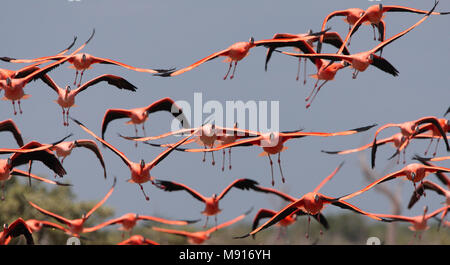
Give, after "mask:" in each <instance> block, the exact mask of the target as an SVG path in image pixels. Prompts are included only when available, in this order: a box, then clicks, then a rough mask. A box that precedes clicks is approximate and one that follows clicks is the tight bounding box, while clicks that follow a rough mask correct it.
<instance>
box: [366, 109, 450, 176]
mask: <svg viewBox="0 0 450 265" xmlns="http://www.w3.org/2000/svg"><path fill="white" fill-rule="evenodd" d="M428 124H431V125H432V126H434V127H435V128H436V129H437V130H438V131H439V133H440V135H441V136H442V137H443V138H444V142H445V144H446V146H447V151H450V146H449V144H448V139H447V135H446V134H445V132H444V130H443V129H442V127H441V125H440V123H439V120H438V119H437V118H436V117H433V116H427V117H423V118H420V119H417V120H413V121H407V122H403V123H388V124H385V125H383V126H381V127H380V128H378V130H377V131H376V132H375V136H374V138H373V142H372V154H371V156H372V157H371V160H372V168H373V167H375V157H376V152H377V147H378V145H377V136H378V134H379V133H380V132H381V131H382V130H384V129H386V128H390V127H398V128H400V132H401V134H402V135H403V136H404V137H405V139H404V141H403V143H402V144H401V146H400V147H399V148H397V151H396V153H395V154H394V155H393V156H392V157H394V156H395V155H397V154H400V151H402V150H403V157H404V160H403V164H405V163H406V158H405V156H406V155H405V154H406V147H407V146H408V145H409V142H410V140H411V139H412V138H414V137H415V136H416V135H417V134H419V133H420V132H421V131H420V129H421V127H419V126H421V125H424V126H425V125H428ZM392 157H391V158H392ZM399 161H400V159H399V160H398V161H397V163H398V162H399Z"/></svg>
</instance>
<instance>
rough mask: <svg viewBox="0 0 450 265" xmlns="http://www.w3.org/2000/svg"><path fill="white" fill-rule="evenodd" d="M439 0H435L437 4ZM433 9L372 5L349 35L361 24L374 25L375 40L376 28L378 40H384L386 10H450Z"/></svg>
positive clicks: (422, 11) (437, 13) (435, 13)
mask: <svg viewBox="0 0 450 265" xmlns="http://www.w3.org/2000/svg"><path fill="white" fill-rule="evenodd" d="M438 3H439V1H435V6H434V7H436V5H437V4H438ZM433 11H434V8H433V9H432V10H431V11H425V10H419V9H415V8H411V7H405V6H397V5H382V4H378V5H372V6H370V7H369V8H367V9H366V10H365V11H364V14H363V15H361V16H360V17H359V18H358V20H357V21H355V22H354V24H353V27H352V28H351V29H350V30H349V33H348V36H349V37H351V36H352V35H353V34H354V33H355V32H356V31H357V30H358V29H359V27H360V26H361V24H365V25H372V28H373V40H376V39H377V38H376V34H375V28H377V29H378V33H379V36H378V40H379V41H384V38H385V36H386V23H385V22H384V20H383V18H384V13H386V12H409V13H416V14H428V15H448V14H450V12H433Z"/></svg>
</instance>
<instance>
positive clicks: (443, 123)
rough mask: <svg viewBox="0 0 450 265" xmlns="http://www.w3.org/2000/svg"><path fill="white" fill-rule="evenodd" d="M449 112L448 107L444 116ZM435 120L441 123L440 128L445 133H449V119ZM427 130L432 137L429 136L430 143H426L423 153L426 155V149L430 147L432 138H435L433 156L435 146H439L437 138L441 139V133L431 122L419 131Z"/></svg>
mask: <svg viewBox="0 0 450 265" xmlns="http://www.w3.org/2000/svg"><path fill="white" fill-rule="evenodd" d="M449 112H450V107H449V108H448V110H447V112H446V113H445V114H444V117H445V116H447V114H448V113H449ZM437 120H438V122H439V124H440V125H441V127H442V130H443V131H444V132H445V133H449V132H450V120H447V119H446V118H440V119H437ZM427 131H430V133H431V135H432V136H433V137H431V139H430V144H429V145H428V147H427V149H426V150H425V153H424V155H427V153H428V150H429V149H430V147H431V144H432V143H433V140H434V138H437V141H436V147H435V149H434V153H433V156H435V155H436V153H437V148H438V146H439V140H441V137H440V135H441V134H440V132H439V130H438V129H437V128H436V127H435V126H433V125H432V124H428V125H424V126H422V127H421V128H420V130H419V132H420V133H424V132H427ZM447 138H448V137H447Z"/></svg>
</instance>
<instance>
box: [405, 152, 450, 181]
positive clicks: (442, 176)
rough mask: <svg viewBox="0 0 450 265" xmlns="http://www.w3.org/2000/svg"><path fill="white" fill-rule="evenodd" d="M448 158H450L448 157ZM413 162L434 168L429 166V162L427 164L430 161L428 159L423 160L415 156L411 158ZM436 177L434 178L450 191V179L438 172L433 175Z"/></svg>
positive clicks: (431, 165)
mask: <svg viewBox="0 0 450 265" xmlns="http://www.w3.org/2000/svg"><path fill="white" fill-rule="evenodd" d="M449 158H450V157H449ZM413 159H414V160H417V161H419V162H420V163H422V164H424V165H426V166H430V167H434V166H435V165H434V164H431V163H430V162H428V161H429V160H430V159H429V158H424V157H420V156H418V155H415V156H414V157H413ZM434 174H435V175H436V177H437V178H438V179H439V180H440V181H441V182H442V183H443V184H444V185H446V186H447V188H448V189H450V178H448V177H447V176H446V175H445V174H444V173H442V172H440V171H438V172H436V173H434Z"/></svg>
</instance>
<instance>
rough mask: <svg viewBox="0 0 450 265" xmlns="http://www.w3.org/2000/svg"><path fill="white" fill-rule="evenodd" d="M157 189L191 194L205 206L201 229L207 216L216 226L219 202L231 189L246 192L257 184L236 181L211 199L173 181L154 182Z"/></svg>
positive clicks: (250, 181) (244, 180) (254, 182)
mask: <svg viewBox="0 0 450 265" xmlns="http://www.w3.org/2000/svg"><path fill="white" fill-rule="evenodd" d="M156 183H157V185H158V187H159V188H161V189H162V190H164V191H179V190H185V191H187V192H188V193H189V194H191V195H192V196H193V197H194V198H196V199H197V200H199V201H201V202H203V203H204V204H205V210H203V212H202V214H203V215H206V222H205V225H204V226H203V227H206V225H207V224H208V218H209V216H214V218H215V221H216V225H217V214H218V213H220V212H221V211H222V210H221V209H220V208H219V201H220V200H221V199H223V197H225V195H226V194H227V193H228V192H229V191H230V190H231V189H232V188H238V189H240V190H248V189H252V187H254V186H255V185H257V184H258V182H256V181H254V180H251V179H244V178H242V179H237V180H235V181H233V182H232V183H231V184H229V185H228V186H227V187H226V188H225V189H224V190H223V191H222V192H221V193H220V194H219V195H217V194H215V193H214V194H213V195H212V196H211V197H205V196H203V195H201V194H200V193H199V192H197V191H196V190H194V189H192V188H189V187H188V186H186V185H184V184H181V183H177V182H173V181H165V180H157V181H156Z"/></svg>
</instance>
